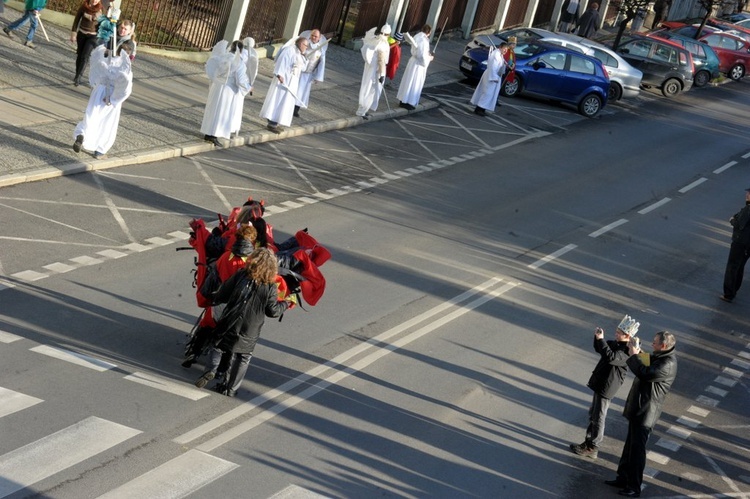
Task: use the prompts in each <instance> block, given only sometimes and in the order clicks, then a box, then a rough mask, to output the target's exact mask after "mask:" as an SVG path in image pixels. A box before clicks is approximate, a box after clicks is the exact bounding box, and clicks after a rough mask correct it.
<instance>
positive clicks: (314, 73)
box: [294, 29, 328, 117]
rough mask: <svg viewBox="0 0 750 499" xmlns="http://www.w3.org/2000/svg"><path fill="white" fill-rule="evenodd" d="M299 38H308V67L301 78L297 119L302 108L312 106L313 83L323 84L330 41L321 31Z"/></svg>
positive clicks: (308, 32) (296, 109)
mask: <svg viewBox="0 0 750 499" xmlns="http://www.w3.org/2000/svg"><path fill="white" fill-rule="evenodd" d="M299 36H301V37H303V38H307V50H306V51H305V59H307V67H305V69H304V70H303V71H302V74H301V75H300V77H299V92H297V104H296V105H295V106H294V116H296V117H299V110H300V108H301V107H304V108H307V107H308V106H309V105H310V90H312V86H313V83H314V82H321V81H323V79H324V78H325V71H326V51H327V50H328V40H327V39H326V37H325V36H323V35H321V34H320V30H319V29H313V30H307V31H303V32H302V33H300V34H299Z"/></svg>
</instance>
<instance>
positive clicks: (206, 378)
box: [195, 371, 216, 388]
mask: <svg viewBox="0 0 750 499" xmlns="http://www.w3.org/2000/svg"><path fill="white" fill-rule="evenodd" d="M214 376H216V375H215V374H214V373H212V372H211V371H208V372H207V373H203V376H201V377H200V378H198V381H196V382H195V386H197V387H198V388H203V387H204V386H206V385H207V384H208V382H209V381H211V380H212V379H214Z"/></svg>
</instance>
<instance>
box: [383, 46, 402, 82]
mask: <svg viewBox="0 0 750 499" xmlns="http://www.w3.org/2000/svg"><path fill="white" fill-rule="evenodd" d="M400 63H401V45H399V44H398V43H397V42H396V41H395V40H394V41H393V43H392V44H391V50H390V55H388V64H386V65H385V75H386V76H387V77H388V79H389V80H392V79H394V78H395V77H396V71H397V70H398V65H399V64H400Z"/></svg>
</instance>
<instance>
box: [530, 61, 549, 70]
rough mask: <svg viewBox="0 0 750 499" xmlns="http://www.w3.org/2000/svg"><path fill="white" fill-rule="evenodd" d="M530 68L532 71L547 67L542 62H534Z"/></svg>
mask: <svg viewBox="0 0 750 499" xmlns="http://www.w3.org/2000/svg"><path fill="white" fill-rule="evenodd" d="M532 67H533V68H534V69H544V68H546V67H547V65H546V64H545V63H543V62H542V61H536V62H535V63H534V65H533V66H532Z"/></svg>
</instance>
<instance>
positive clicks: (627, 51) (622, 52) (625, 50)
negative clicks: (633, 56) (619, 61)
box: [618, 49, 630, 54]
mask: <svg viewBox="0 0 750 499" xmlns="http://www.w3.org/2000/svg"><path fill="white" fill-rule="evenodd" d="M618 52H620V53H621V54H629V53H630V49H620V50H618Z"/></svg>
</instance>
